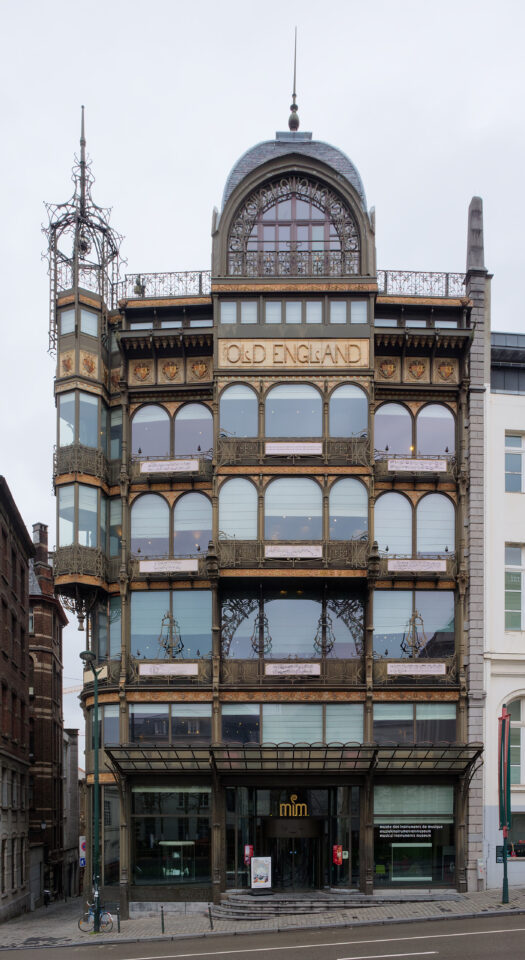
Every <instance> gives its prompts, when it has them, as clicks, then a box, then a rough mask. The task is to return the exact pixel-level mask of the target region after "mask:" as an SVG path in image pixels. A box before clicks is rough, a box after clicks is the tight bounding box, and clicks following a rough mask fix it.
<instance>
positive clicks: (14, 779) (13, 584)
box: [0, 477, 34, 921]
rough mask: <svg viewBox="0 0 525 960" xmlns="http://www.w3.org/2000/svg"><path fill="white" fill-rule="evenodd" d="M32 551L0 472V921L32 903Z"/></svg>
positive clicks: (21, 521)
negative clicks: (30, 861)
mask: <svg viewBox="0 0 525 960" xmlns="http://www.w3.org/2000/svg"><path fill="white" fill-rule="evenodd" d="M33 553H34V548H33V544H32V542H31V538H30V536H29V534H28V532H27V530H26V528H25V525H24V522H23V520H22V517H21V516H20V513H19V512H18V509H17V506H16V504H15V501H14V500H13V497H12V495H11V492H10V490H9V487H8V485H7V483H6V481H5V479H4V477H0V717H1V724H0V921H2V920H7V919H8V918H9V917H13V916H16V915H17V914H19V913H23V912H24V911H25V910H28V909H29V907H30V892H29V875H28V870H29V854H28V828H29V815H28V780H29V760H30V757H29V691H28V686H29V652H28V636H27V627H28V590H27V585H28V567H29V559H30V557H31V556H32V555H33Z"/></svg>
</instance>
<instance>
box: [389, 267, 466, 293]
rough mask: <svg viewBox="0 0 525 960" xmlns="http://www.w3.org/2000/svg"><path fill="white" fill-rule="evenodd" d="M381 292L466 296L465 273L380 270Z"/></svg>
mask: <svg viewBox="0 0 525 960" xmlns="http://www.w3.org/2000/svg"><path fill="white" fill-rule="evenodd" d="M377 287H378V291H379V293H384V294H391V295H396V296H403V295H404V296H408V297H464V296H465V274H464V273H439V272H429V271H423V270H378V271H377Z"/></svg>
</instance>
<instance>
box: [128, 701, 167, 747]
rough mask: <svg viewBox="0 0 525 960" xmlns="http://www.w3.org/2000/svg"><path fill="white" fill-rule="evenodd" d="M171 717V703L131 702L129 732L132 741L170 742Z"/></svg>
mask: <svg viewBox="0 0 525 960" xmlns="http://www.w3.org/2000/svg"><path fill="white" fill-rule="evenodd" d="M169 717H170V706H169V703H130V705H129V733H130V739H131V741H132V743H159V744H161V743H168V742H169Z"/></svg>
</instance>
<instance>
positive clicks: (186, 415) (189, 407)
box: [175, 403, 213, 457]
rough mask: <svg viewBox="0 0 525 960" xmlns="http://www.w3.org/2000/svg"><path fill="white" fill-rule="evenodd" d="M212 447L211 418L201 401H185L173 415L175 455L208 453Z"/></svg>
mask: <svg viewBox="0 0 525 960" xmlns="http://www.w3.org/2000/svg"><path fill="white" fill-rule="evenodd" d="M212 447H213V418H212V414H211V410H210V408H209V407H206V406H205V405H204V404H203V403H186V404H185V405H184V406H183V407H180V408H179V410H178V411H177V413H176V415H175V456H176V457H189V456H201V457H204V456H206V454H208V453H209V452H210V451H211V449H212Z"/></svg>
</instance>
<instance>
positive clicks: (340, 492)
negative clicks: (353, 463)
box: [330, 478, 368, 540]
mask: <svg viewBox="0 0 525 960" xmlns="http://www.w3.org/2000/svg"><path fill="white" fill-rule="evenodd" d="M367 536H368V494H367V490H366V487H365V486H364V484H362V483H360V481H359V480H354V479H351V478H345V479H343V480H338V481H336V483H334V484H333V486H332V487H331V489H330V539H331V540H359V539H363V538H366V537H367Z"/></svg>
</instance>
